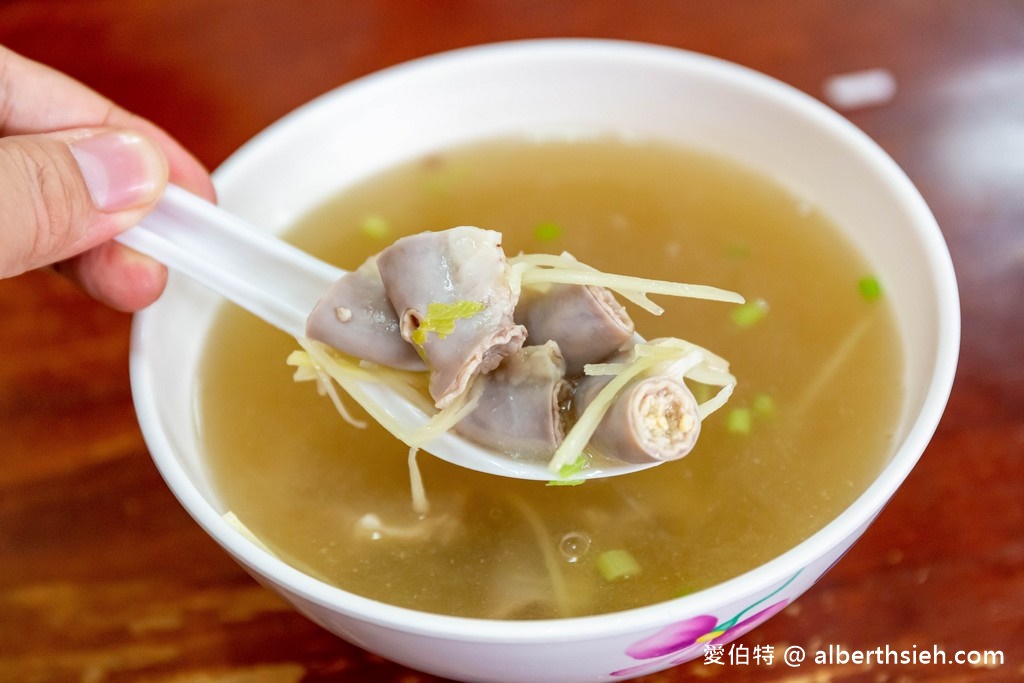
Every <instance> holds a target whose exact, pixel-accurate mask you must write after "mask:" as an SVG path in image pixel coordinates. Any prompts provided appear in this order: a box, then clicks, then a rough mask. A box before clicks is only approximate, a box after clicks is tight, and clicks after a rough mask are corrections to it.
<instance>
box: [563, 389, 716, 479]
mask: <svg viewBox="0 0 1024 683" xmlns="http://www.w3.org/2000/svg"><path fill="white" fill-rule="evenodd" d="M611 379H612V376H610V375H596V376H587V377H585V378H584V379H582V380H580V382H579V383H578V384H577V386H576V391H575V394H574V395H573V409H574V411H575V413H576V416H577V417H579V416H580V415H581V414H582V413H583V411H584V410H585V409H586V407H587V406H588V405H590V402H591V401H592V400H593V399H594V398H595V397H596V396H597V394H598V392H599V391H600V390H601V388H602V387H604V386H605V385H606V384H607V383H608V382H610V381H611ZM699 435H700V413H699V412H698V409H697V400H696V399H695V398H694V396H693V393H692V392H691V391H690V389H689V387H687V386H686V384H685V383H684V382H683V380H682V378H680V379H676V378H674V377H669V376H667V375H658V374H654V375H650V376H647V377H638V378H636V379H634V380H633V381H632V382H630V383H629V384H627V385H626V386H625V387H623V389H622V390H621V391H620V392H619V393H618V395H617V396H616V397H615V399H614V400H613V401H612V404H611V406H609V408H608V411H607V412H606V413H605V415H604V417H603V418H602V419H601V422H600V424H599V425H598V427H597V429H596V430H595V431H594V434H593V435H592V436H591V438H590V445H591V446H592V447H593V448H594V449H596V450H597V451H599V452H600V453H601V454H602V455H605V456H607V457H610V458H615V459H617V460H622V461H625V462H631V463H645V462H664V461H668V460H678V459H679V458H682V457H683V456H685V455H686V454H687V453H689V452H690V451H691V450H692V449H693V446H694V445H695V444H696V443H697V437H698V436H699Z"/></svg>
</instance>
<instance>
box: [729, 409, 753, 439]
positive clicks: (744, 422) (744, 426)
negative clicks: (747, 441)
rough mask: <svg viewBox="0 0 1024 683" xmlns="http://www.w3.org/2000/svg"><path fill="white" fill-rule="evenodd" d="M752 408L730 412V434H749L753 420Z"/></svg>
mask: <svg viewBox="0 0 1024 683" xmlns="http://www.w3.org/2000/svg"><path fill="white" fill-rule="evenodd" d="M752 417H753V416H752V415H751V413H750V408H735V409H734V410H730V411H729V418H728V420H727V421H726V429H728V430H729V433H730V434H749V433H750V427H751V423H752V422H753V420H752Z"/></svg>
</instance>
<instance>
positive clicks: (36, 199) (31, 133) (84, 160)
mask: <svg viewBox="0 0 1024 683" xmlns="http://www.w3.org/2000/svg"><path fill="white" fill-rule="evenodd" d="M168 181H169V182H172V183H175V184H177V185H180V186H182V187H184V188H185V189H187V190H190V191H191V192H194V193H195V194H197V195H200V196H202V197H204V198H206V199H209V200H211V201H212V200H213V199H214V190H213V185H212V183H211V181H210V176H209V174H208V173H207V171H206V170H205V169H204V168H203V166H202V165H201V164H200V163H199V162H198V161H197V160H196V159H195V158H194V157H193V156H192V155H191V154H189V153H188V152H187V151H185V149H184V148H182V147H181V145H179V144H178V143H177V142H176V141H175V140H174V139H172V138H171V137H170V136H169V135H168V134H167V133H165V132H164V131H162V130H161V129H160V128H158V127H157V126H155V125H154V124H152V123H150V122H149V121H146V120H145V119H142V118H140V117H138V116H135V115H134V114H131V113H129V112H127V111H125V110H123V109H121V108H120V107H118V106H116V105H115V104H113V103H112V102H110V101H109V100H107V99H106V98H104V97H102V96H101V95H99V94H98V93H96V92H94V91H92V90H90V89H89V88H87V87H85V86H84V85H82V84H81V83H79V82H77V81H75V80H73V79H72V78H70V77H68V76H66V75H64V74H62V73H59V72H57V71H55V70H53V69H50V68H49V67H46V66H43V65H42V64H38V63H36V62H33V61H31V60H28V59H26V58H24V57H22V56H20V55H18V54H16V53H14V52H11V51H10V50H8V49H6V48H5V47H3V46H0V278H3V277H10V276H14V275H18V274H20V273H22V272H25V271H28V270H32V269H35V268H39V267H41V266H45V265H53V266H54V268H55V269H56V270H57V271H58V272H61V273H63V274H66V275H68V276H69V277H70V278H71V279H72V280H75V281H76V282H78V283H79V284H80V285H81V286H82V288H83V289H84V290H85V291H86V292H87V293H89V294H90V295H91V296H93V297H94V298H96V299H97V300H99V301H101V302H103V303H105V304H107V305H109V306H111V307H113V308H116V309H119V310H123V311H135V310H138V309H140V308H144V307H145V306H147V305H149V304H150V303H152V302H153V301H154V300H155V299H156V298H157V297H158V296H159V295H160V292H162V291H163V288H164V284H165V283H166V280H167V271H166V269H165V268H164V267H163V266H161V265H160V264H158V263H157V262H156V261H154V260H152V259H151V258H149V257H147V256H143V255H142V254H139V253H137V252H134V251H132V250H130V249H128V248H127V247H125V246H123V245H121V244H118V243H117V242H114V241H112V239H111V238H113V237H114V236H115V235H117V234H118V233H120V232H122V231H124V230H126V229H128V228H129V227H131V226H133V225H135V224H136V223H138V221H139V220H140V219H141V218H142V217H143V216H144V215H145V214H146V213H148V212H149V211H150V210H151V209H152V208H153V206H154V205H155V204H156V202H157V200H158V199H159V198H160V196H161V195H162V194H163V191H164V188H165V187H166V186H167V183H168Z"/></svg>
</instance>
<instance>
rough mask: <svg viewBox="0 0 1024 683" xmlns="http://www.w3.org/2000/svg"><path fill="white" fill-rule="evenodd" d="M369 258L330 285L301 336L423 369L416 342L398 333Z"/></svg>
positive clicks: (391, 363) (393, 364) (391, 364)
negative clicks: (414, 343)
mask: <svg viewBox="0 0 1024 683" xmlns="http://www.w3.org/2000/svg"><path fill="white" fill-rule="evenodd" d="M375 259H376V257H375V256H372V257H370V258H369V259H367V260H366V261H365V262H364V263H363V265H361V266H359V268H357V269H356V270H354V271H352V272H350V273H346V274H345V275H343V276H342V277H341V278H340V279H338V280H337V281H336V282H335V283H334V284H333V285H331V287H330V289H328V290H327V292H325V293H324V295H323V296H322V297H321V298H320V301H318V302H317V304H316V306H315V307H314V308H313V311H312V312H311V313H310V314H309V317H308V318H307V319H306V336H307V337H309V338H310V339H314V340H316V341H319V342H323V343H324V344H327V345H328V346H330V347H333V348H335V349H337V350H339V351H341V352H343V353H347V354H349V355H350V356H355V357H356V358H361V359H364V360H368V361H372V362H374V363H377V364H379V365H386V366H388V367H392V368H398V369H400V370H419V371H422V370H425V369H426V363H424V362H423V359H422V358H420V356H419V354H418V353H417V352H416V347H414V346H413V345H411V344H409V343H408V342H407V341H405V340H404V339H403V338H402V336H401V333H400V330H399V320H398V314H396V313H395V309H394V307H392V305H391V302H390V301H388V297H387V293H386V292H385V290H384V282H383V281H382V280H381V277H380V272H379V271H378V269H377V265H376V262H375Z"/></svg>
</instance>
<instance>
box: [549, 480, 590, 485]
mask: <svg viewBox="0 0 1024 683" xmlns="http://www.w3.org/2000/svg"><path fill="white" fill-rule="evenodd" d="M585 481H586V479H552V480H551V481H549V482H548V483H547V484H546V486H579V485H580V484H582V483H583V482H585Z"/></svg>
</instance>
